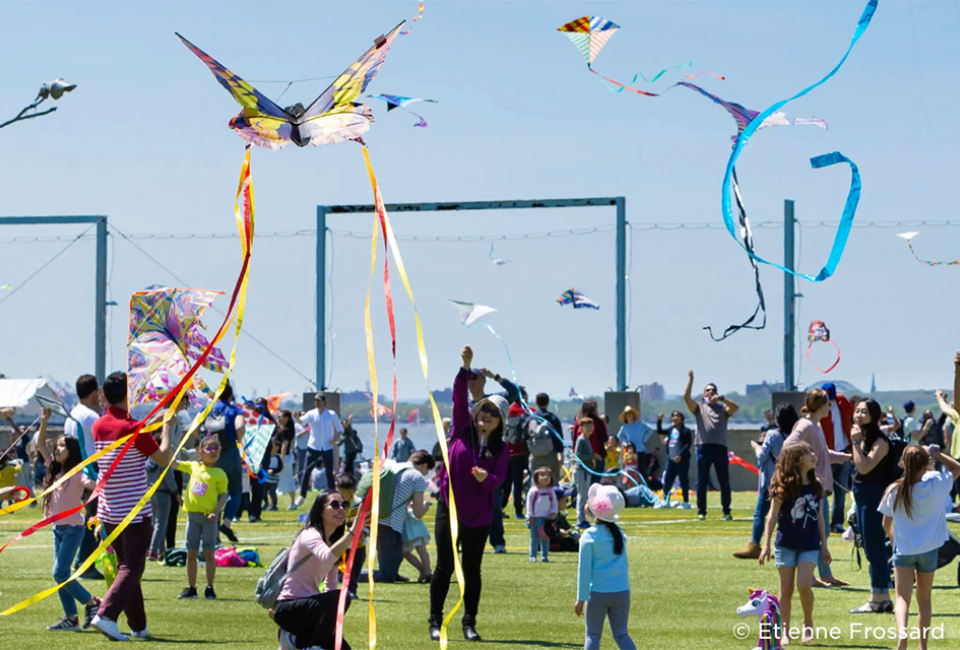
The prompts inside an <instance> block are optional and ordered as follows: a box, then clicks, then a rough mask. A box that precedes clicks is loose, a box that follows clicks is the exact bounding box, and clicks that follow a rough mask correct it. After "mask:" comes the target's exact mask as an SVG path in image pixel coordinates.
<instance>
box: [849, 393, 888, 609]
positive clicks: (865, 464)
mask: <svg viewBox="0 0 960 650" xmlns="http://www.w3.org/2000/svg"><path fill="white" fill-rule="evenodd" d="M882 420H883V411H882V410H881V408H880V404H878V403H877V401H876V400H873V399H865V400H862V401H860V402H858V403H857V406H856V408H854V411H853V428H851V429H850V441H851V443H852V447H853V463H854V465H855V466H856V469H857V472H856V475H854V477H853V498H854V499H856V502H857V528H858V529H859V532H860V539H861V540H863V550H864V553H865V554H866V556H867V561H868V562H869V563H870V600H869V601H867V602H866V603H865V604H864V605H862V606H860V607H858V608H857V609H854V610H852V611H851V613H853V614H860V613H865V614H866V613H873V614H880V613H890V612H893V601H891V600H890V586H891V584H892V581H891V580H890V557H889V555H888V554H887V538H886V534H885V533H884V531H883V515H882V514H880V512H879V511H878V510H877V508H879V507H880V501H881V500H882V499H883V494H884V492H885V491H886V489H887V486H888V485H890V484H891V483H892V482H893V479H894V477H893V471H892V470H893V468H892V467H891V466H890V465H891V455H890V453H889V452H890V440H889V439H888V438H887V435H886V434H885V433H884V432H883V431H881V430H880V422H881V421H882Z"/></svg>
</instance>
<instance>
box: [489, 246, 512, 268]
mask: <svg viewBox="0 0 960 650" xmlns="http://www.w3.org/2000/svg"><path fill="white" fill-rule="evenodd" d="M487 257H488V258H489V260H490V261H491V262H493V263H494V264H496V265H497V266H506V265H507V264H509V263H510V262H512V261H513V260H505V259H500V258H495V257H494V256H493V244H490V254H489V255H488V256H487Z"/></svg>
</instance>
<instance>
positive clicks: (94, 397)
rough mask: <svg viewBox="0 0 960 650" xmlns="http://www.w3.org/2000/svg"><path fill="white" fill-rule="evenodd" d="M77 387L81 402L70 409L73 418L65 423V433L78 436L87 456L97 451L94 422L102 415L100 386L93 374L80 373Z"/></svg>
mask: <svg viewBox="0 0 960 650" xmlns="http://www.w3.org/2000/svg"><path fill="white" fill-rule="evenodd" d="M76 389H77V398H79V400H80V402H79V403H78V404H77V405H76V406H74V407H73V409H72V410H71V411H70V418H72V419H70V418H68V419H67V420H66V422H64V423H63V435H65V436H73V437H74V438H76V439H77V440H78V441H79V442H80V451H82V452H83V457H84V458H87V457H88V456H92V455H93V454H94V453H95V450H94V447H93V423H94V422H96V421H97V418H99V417H100V387H99V386H98V385H97V378H96V377H94V376H93V375H80V378H79V379H77V384H76ZM94 471H96V470H94Z"/></svg>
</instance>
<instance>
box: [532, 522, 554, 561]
mask: <svg viewBox="0 0 960 650" xmlns="http://www.w3.org/2000/svg"><path fill="white" fill-rule="evenodd" d="M545 523H547V518H546V517H534V518H533V523H532V524H530V557H532V558H535V557H537V549H538V548H539V549H540V557H542V558H543V559H544V560H546V559H547V556H548V555H549V554H550V540H548V539H541V538H540V535H539V534H537V529H538V528H540V526H542V525H544V524H545Z"/></svg>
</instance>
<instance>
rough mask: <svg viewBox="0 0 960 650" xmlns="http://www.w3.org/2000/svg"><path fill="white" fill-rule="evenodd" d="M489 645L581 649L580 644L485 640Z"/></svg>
mask: <svg viewBox="0 0 960 650" xmlns="http://www.w3.org/2000/svg"><path fill="white" fill-rule="evenodd" d="M486 640H487V641H490V642H491V643H499V644H501V645H522V646H526V647H528V648H582V647H583V644H582V643H553V642H551V641H525V640H522V639H513V640H506V639H486Z"/></svg>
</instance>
